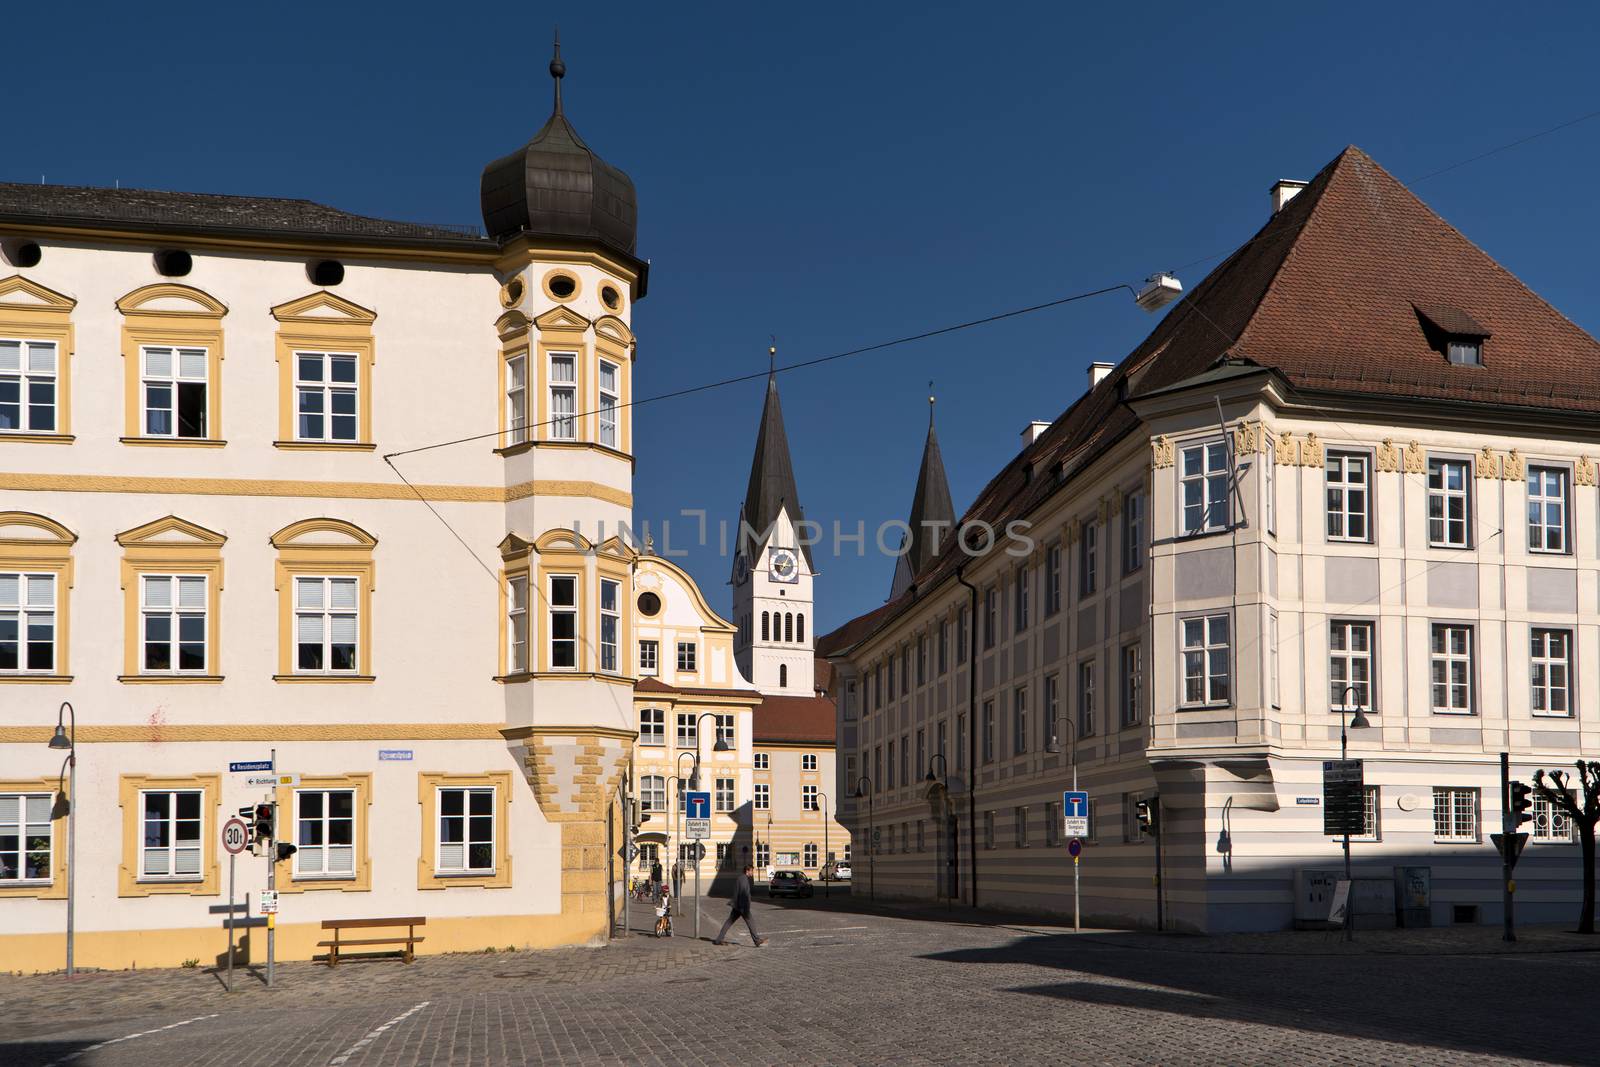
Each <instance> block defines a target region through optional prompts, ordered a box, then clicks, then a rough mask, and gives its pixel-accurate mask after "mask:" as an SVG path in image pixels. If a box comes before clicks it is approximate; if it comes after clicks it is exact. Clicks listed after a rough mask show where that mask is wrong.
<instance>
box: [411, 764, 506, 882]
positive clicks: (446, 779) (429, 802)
mask: <svg viewBox="0 0 1600 1067" xmlns="http://www.w3.org/2000/svg"><path fill="white" fill-rule="evenodd" d="M473 786H494V787H495V809H494V819H495V824H494V868H495V869H494V873H493V874H489V875H440V874H437V873H435V871H434V860H435V858H436V857H435V852H436V849H437V846H438V835H439V811H438V790H439V789H440V788H451V787H468V788H470V787H473ZM417 803H418V804H419V805H421V807H422V852H421V853H420V855H419V856H418V857H417V888H418V889H454V888H456V887H458V886H477V887H479V888H483V889H509V888H511V848H510V845H509V842H508V838H509V837H510V830H511V819H510V815H511V772H510V771H485V772H484V773H483V774H445V773H433V772H423V773H421V774H418V775H417Z"/></svg>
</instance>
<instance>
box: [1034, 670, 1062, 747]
mask: <svg viewBox="0 0 1600 1067" xmlns="http://www.w3.org/2000/svg"><path fill="white" fill-rule="evenodd" d="M1060 719H1061V676H1060V675H1059V674H1047V675H1045V676H1044V714H1043V715H1041V716H1040V720H1041V722H1040V724H1039V725H1040V726H1041V727H1043V729H1044V747H1045V748H1049V747H1050V742H1052V741H1055V740H1057V738H1056V724H1057V723H1058V722H1059V721H1060Z"/></svg>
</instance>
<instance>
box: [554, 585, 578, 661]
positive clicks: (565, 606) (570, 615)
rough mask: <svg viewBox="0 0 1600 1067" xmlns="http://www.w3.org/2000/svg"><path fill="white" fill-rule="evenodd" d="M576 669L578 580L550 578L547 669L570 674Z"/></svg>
mask: <svg viewBox="0 0 1600 1067" xmlns="http://www.w3.org/2000/svg"><path fill="white" fill-rule="evenodd" d="M577 666H578V578H577V575H574V574H552V575H551V576H550V667H551V669H553V670H558V671H570V670H573V669H575V668H576V667H577Z"/></svg>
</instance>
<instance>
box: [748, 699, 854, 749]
mask: <svg viewBox="0 0 1600 1067" xmlns="http://www.w3.org/2000/svg"><path fill="white" fill-rule="evenodd" d="M837 736H838V725H837V723H836V722H835V721H834V707H833V701H831V700H829V699H828V698H827V697H817V696H805V697H774V696H767V697H762V698H761V703H760V704H757V705H756V713H755V740H756V743H757V744H759V743H760V742H762V741H778V742H801V741H814V742H816V743H817V744H819V745H823V744H826V745H832V744H833V743H834V740H835V738H836V737H837Z"/></svg>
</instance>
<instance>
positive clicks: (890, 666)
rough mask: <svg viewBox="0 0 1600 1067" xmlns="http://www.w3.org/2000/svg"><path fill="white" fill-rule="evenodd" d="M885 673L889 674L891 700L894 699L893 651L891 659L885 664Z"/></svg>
mask: <svg viewBox="0 0 1600 1067" xmlns="http://www.w3.org/2000/svg"><path fill="white" fill-rule="evenodd" d="M883 673H884V674H886V675H888V676H889V700H890V701H891V702H893V700H894V655H893V654H892V653H891V654H890V656H889V660H888V662H887V663H885V664H884V670H883Z"/></svg>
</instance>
